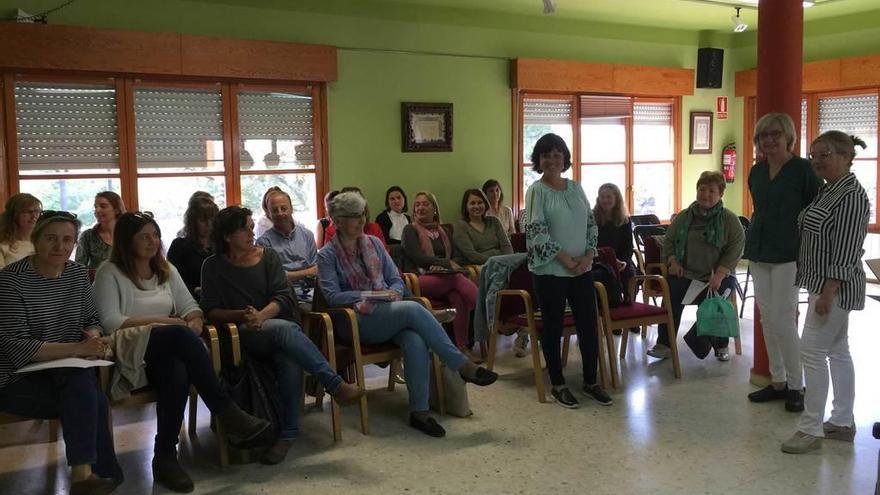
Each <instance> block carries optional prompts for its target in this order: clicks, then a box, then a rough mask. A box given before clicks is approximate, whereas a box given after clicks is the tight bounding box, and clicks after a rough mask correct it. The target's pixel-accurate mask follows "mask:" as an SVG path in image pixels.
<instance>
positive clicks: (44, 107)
mask: <svg viewBox="0 0 880 495" xmlns="http://www.w3.org/2000/svg"><path fill="white" fill-rule="evenodd" d="M15 77H16V78H17V79H16V81H15V85H14V90H13V95H14V101H15V105H14V109H13V110H14V114H15V115H14V117H15V119H14V125H15V129H14V131H15V135H16V136H17V146H16V151H17V153H15V156H10V160H9V164H10V167H9V168H10V171H11V177H12V184H13V189H15V187H16V186H17V188H18V190H19V191H22V192H29V193H31V194H34V195H35V196H37V197H39V198H40V199H41V200H42V201H43V204H44V207H45V208H46V209H50V208H51V209H65V210H70V211H73V212H76V213H77V214H78V216H79V218H80V219H81V220H82V221H83V224H84V225H86V226H89V225H92V224H93V223H94V221H95V220H94V213H93V203H94V196H95V194H96V193H98V192H100V191H104V190H112V191H115V192H118V193H120V194H121V195H122V197H123V199H124V200H125V202H126V206H127V207H128V208H129V209H130V210H134V209H137V210H142V211H151V212H152V213H153V214H154V215H155V218H156V220H157V222H158V223H159V226H160V227H161V228H162V231H163V236H164V239H165V244H166V246H167V245H168V244H170V241H171V239H172V238H173V237H174V234H176V233H177V232H178V231H179V230H180V228H181V227H182V225H183V214H184V211H185V210H186V208H187V203H188V199H189V197H190V195H191V194H192V193H193V192H195V191H197V190H202V191H207V192H208V193H211V194H212V195H213V196H214V199H215V201H216V202H217V204H218V206H220V207H221V208H222V207H224V206H226V205H228V204H242V205H244V206H247V207H249V208H251V209H252V210H254V214H255V216H256V215H259V214H260V203H261V200H262V197H263V193H264V192H265V191H266V189H268V188H269V187H271V186H279V187H281V188H282V189H283V190H285V191H286V192H288V193H289V194H290V196H291V199H292V201H293V206H294V210H295V215H296V218H297V220H298V221H299V222H302V223H304V224H305V225H307V226H308V227H309V228H314V225H315V224H316V223H317V218H318V213H319V211H320V210H319V208H320V206H322V205H320V204H319V198H322V197H323V192H324V191H323V187H324V185H323V184H324V179H323V178H324V177H325V176H326V170H325V169H324V167H325V157H324V153H323V150H322V148H321V142H322V139H321V136H322V133H323V132H324V131H323V129H324V123H323V121H322V120H321V119H319V118H318V117H316V116H317V115H321V114H322V113H321V111H320V110H321V106H322V105H323V94H324V93H323V91H322V90H321V88H320V87H319V86H317V85H315V86H290V85H285V86H275V85H261V86H250V85H246V84H240V83H233V82H224V81H217V82H195V81H181V82H176V81H141V80H139V79H129V78H124V77H119V78H114V79H102V80H86V79H82V80H81V79H78V78H77V77H76V76H70V77H66V76H65V77H62V76H59V77H58V79H59V80H62V81H63V82H43V81H39V80H38V79H36V78H34V79H30V78H27V77H26V76H18V75H16V76H15ZM16 175H17V177H16ZM16 179H17V180H16Z"/></svg>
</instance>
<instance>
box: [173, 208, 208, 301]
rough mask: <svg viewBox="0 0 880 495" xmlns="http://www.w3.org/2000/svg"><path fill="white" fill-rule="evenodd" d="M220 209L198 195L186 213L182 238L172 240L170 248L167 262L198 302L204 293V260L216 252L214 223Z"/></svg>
mask: <svg viewBox="0 0 880 495" xmlns="http://www.w3.org/2000/svg"><path fill="white" fill-rule="evenodd" d="M218 211H220V210H219V209H218V208H217V205H216V204H214V202H213V201H211V200H210V199H207V198H196V199H194V200H192V201H190V202H189V207H188V208H187V209H186V213H184V215H183V237H178V238H177V239H174V240H173V241H171V247H170V248H169V249H168V261H170V262H171V263H172V264H173V265H174V266H175V267H176V268H177V271H178V272H179V273H180V278H182V279H183V282H184V283H185V284H186V288H187V289H189V292H190V294H192V296H193V298H194V299H195V300H196V301H198V300H199V298H200V297H201V295H202V289H201V285H202V262H204V261H205V258H207V257H208V256H211V255H212V254H214V249H213V247H212V246H211V226H212V225H213V223H214V217H215V216H217V212H218Z"/></svg>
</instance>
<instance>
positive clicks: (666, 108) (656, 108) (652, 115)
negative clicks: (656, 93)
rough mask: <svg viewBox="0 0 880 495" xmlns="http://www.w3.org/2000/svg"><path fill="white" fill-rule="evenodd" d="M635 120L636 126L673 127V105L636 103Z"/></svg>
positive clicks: (634, 108) (634, 105) (634, 109)
mask: <svg viewBox="0 0 880 495" xmlns="http://www.w3.org/2000/svg"><path fill="white" fill-rule="evenodd" d="M633 119H634V121H635V124H636V125H665V126H671V125H672V104H671V103H634V104H633Z"/></svg>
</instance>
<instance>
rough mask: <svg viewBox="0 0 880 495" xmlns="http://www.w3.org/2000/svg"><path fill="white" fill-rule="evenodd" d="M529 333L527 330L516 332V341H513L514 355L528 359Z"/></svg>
mask: <svg viewBox="0 0 880 495" xmlns="http://www.w3.org/2000/svg"><path fill="white" fill-rule="evenodd" d="M528 347H529V333H528V332H527V331H525V330H519V331H517V332H516V339H514V341H513V355H514V356H516V357H520V358H521V357H526V356H527V355H528V350H527V349H528Z"/></svg>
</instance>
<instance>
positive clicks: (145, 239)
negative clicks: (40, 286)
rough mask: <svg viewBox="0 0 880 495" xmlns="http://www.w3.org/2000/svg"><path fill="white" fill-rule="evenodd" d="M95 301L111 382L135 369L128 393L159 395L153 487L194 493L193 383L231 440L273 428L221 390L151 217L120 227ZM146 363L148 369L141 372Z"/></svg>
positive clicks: (123, 221) (136, 217)
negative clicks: (181, 458) (187, 422)
mask: <svg viewBox="0 0 880 495" xmlns="http://www.w3.org/2000/svg"><path fill="white" fill-rule="evenodd" d="M95 299H96V302H97V304H98V313H99V315H100V318H101V326H102V327H103V328H104V331H105V332H106V333H109V334H114V335H113V337H112V338H113V342H114V344H116V345H114V349H115V350H116V359H117V366H116V369H115V371H114V373H115V374H116V376H114V381H115V380H116V379H117V378H118V376H119V374H121V373H123V372H124V371H128V370H135V372H134V373H131V374H130V375H126V377H125V383H128V384H130V385H131V387H130V388H131V389H134V388H140V387H142V386H144V385H146V384H149V385H151V386H152V387H153V388H155V389H156V397H157V398H156V439H155V443H154V446H153V481H154V482H157V483H161V484H163V485H165V486H166V487H168V488H169V489H171V490H174V491H177V492H189V491H192V490H193V482H192V480H191V479H190V477H189V475H187V474H186V472H185V471H184V470H183V468H182V467H181V466H180V463H179V462H178V460H177V439H178V436H179V434H180V423H181V422H182V421H183V411H184V409H185V408H186V401H187V399H188V398H189V388H190V384H192V385H194V386H195V387H196V389H197V390H198V392H199V395H200V396H201V397H202V400H203V401H204V402H205V405H207V406H208V409H210V410H211V412H212V413H213V414H214V416H215V418H217V420H218V421H219V422H220V424H222V425H223V427H224V428H225V430H226V432H227V434H228V435H229V438H230V440H232V441H233V442H234V443H238V444H251V443H260V441H261V440H262V433H263V432H264V431H265V430H266V429H267V428H268V427H269V423H268V422H267V421H265V420H262V419H258V418H255V417H253V416H250V415H248V414H246V413H245V412H244V411H242V410H241V409H239V407H238V406H237V405H235V403H234V402H232V401H231V400H230V399H229V397H228V396H227V395H226V393H225V392H224V391H223V389H222V388H221V387H220V382H219V381H218V380H217V377H216V375H215V374H214V368H213V366H212V364H211V358H210V357H209V356H208V351H207V350H206V349H205V346H204V344H203V343H202V341H201V339H200V338H199V335H200V334H201V333H202V324H203V317H202V311H201V310H200V309H199V306H198V305H197V304H196V303H195V301H193V299H192V296H191V295H190V293H189V291H188V290H187V288H186V284H184V282H183V280H182V279H181V278H180V274H178V273H177V270H176V269H175V268H174V266H173V265H171V264H170V263H168V262H167V261H166V260H165V257H164V256H163V255H162V239H161V232H160V230H159V225H158V224H157V223H156V221H155V220H153V218H152V217H151V216H149V215H145V214H142V213H131V212H129V213H124V214H123V215H122V216H120V217H119V219H118V220H117V221H116V227H115V230H114V232H113V250H112V252H111V254H110V259H109V260H107V262H106V263H104V264H102V265H101V266H100V268H98V272H97V274H96V275H95ZM122 343H128V347H126V350H125V351H123V350H122V348H121V347H119V346H121V345H122ZM141 363H146V369H145V370H143V372H141V371H140V370H142V367H141ZM144 372H145V373H144ZM114 390H115V389H114Z"/></svg>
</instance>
